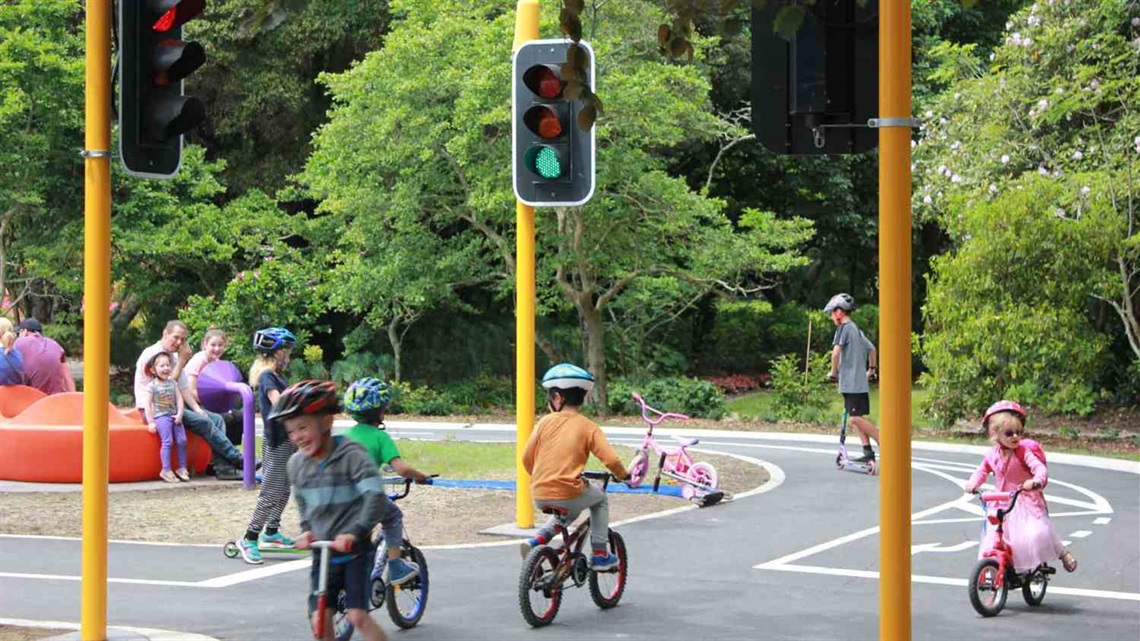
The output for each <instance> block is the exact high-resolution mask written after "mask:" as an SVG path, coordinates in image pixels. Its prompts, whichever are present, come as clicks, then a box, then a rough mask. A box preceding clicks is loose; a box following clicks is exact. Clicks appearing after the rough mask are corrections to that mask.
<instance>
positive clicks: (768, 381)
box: [705, 373, 772, 394]
mask: <svg viewBox="0 0 1140 641" xmlns="http://www.w3.org/2000/svg"><path fill="white" fill-rule="evenodd" d="M705 380H707V381H708V382H710V383H712V384H713V385H716V388H717V389H719V390H720V391H721V392H723V393H724V394H743V393H745V392H751V391H752V390H757V389H760V388H762V387H770V386H771V385H772V375H771V374H767V373H765V374H754V375H748V374H721V375H719V376H707V377H705Z"/></svg>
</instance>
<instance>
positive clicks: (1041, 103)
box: [1037, 98, 1049, 111]
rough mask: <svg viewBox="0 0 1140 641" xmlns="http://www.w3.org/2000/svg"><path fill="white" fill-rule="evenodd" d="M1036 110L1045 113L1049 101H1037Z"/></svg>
mask: <svg viewBox="0 0 1140 641" xmlns="http://www.w3.org/2000/svg"><path fill="white" fill-rule="evenodd" d="M1037 108H1038V109H1040V110H1041V111H1045V110H1046V109H1048V108H1049V101H1048V100H1045V99H1044V98H1042V99H1041V100H1038V101H1037Z"/></svg>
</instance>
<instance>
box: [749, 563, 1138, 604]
mask: <svg viewBox="0 0 1140 641" xmlns="http://www.w3.org/2000/svg"><path fill="white" fill-rule="evenodd" d="M764 569H767V570H778V571H780V572H802V573H805V574H824V575H828V576H851V577H857V578H862V579H876V580H877V579H878V578H879V573H878V572H874V571H872V570H848V569H845V568H821V567H816V566H813V565H781V566H778V567H769V568H764ZM910 580H911V581H912V582H914V583H933V584H936V585H952V586H955V587H965V586H966V585H967V584H968V583H969V582H968V581H967V580H966V579H957V578H950V577H942V576H926V575H922V574H912V575H910ZM1049 593H1050V594H1070V595H1073V596H1087V597H1092V598H1097V599H1119V600H1122V601H1140V593H1136V592H1114V591H1111V590H1090V589H1087V588H1065V587H1059V586H1055V585H1052V584H1050V585H1049Z"/></svg>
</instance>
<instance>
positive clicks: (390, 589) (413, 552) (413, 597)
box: [322, 474, 439, 641]
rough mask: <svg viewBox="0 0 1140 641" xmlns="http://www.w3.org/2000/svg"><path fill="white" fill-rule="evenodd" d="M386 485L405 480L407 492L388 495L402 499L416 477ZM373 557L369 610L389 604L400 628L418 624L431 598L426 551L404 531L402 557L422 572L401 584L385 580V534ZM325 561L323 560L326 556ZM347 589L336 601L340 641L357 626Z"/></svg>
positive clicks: (336, 629)
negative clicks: (352, 619) (350, 615)
mask: <svg viewBox="0 0 1140 641" xmlns="http://www.w3.org/2000/svg"><path fill="white" fill-rule="evenodd" d="M438 476H439V475H438V474H432V475H431V476H430V477H429V478H428V480H427V481H425V484H428V485H430V484H431V479H433V478H436V477H438ZM384 482H385V483H386V484H394V483H397V482H402V483H403V484H404V491H403V492H401V493H399V494H389V495H388V498H390V499H392V500H393V501H399V500H400V499H402V498H404V497H406V496H407V495H408V492H410V491H411V487H412V480H411V479H406V478H404V477H402V476H401V477H394V478H385V479H384ZM370 554H371V555H373V556H372V558H370V559H369V565H371V566H372V572H371V573H370V574H369V578H368V589H367V594H368V604H369V606H370V607H369V609H368V611H369V612H372V611H374V610H379V609H380V608H381V607H383V606H384V605H385V604H387V606H388V617H389V618H391V619H392V623H395V624H396V625H397V626H398V627H400V628H403V629H405V630H407V629H411V628H414V627H416V625H417V624H419V622H420V619H422V618H423V616H424V611H425V610H426V609H427V600H428V569H427V559H426V558H424V554H423V552H421V551H420V549H419V548H417V547H416V546H414V545H412V542H411V540H409V539H408V533H407V531H406V530H405V532H404V545H403V546H402V548H401V550H400V557H401V558H403V559H404V560H405V561H408V562H411V563H415V564H416V565H418V566H419V574H418V575H417V576H415V577H414V578H412V579H410V580H409V581H408V582H406V583H403V584H401V585H388V584H387V583H385V581H384V568H385V566H386V565H387V564H388V555H387V554H386V551H385V549H384V534H383V533H381V534H380V536H379V537H378V538H377V539H376V542H375V544H373V545H372V551H371V552H370ZM322 561H323V559H322ZM345 596H346V593H345V591H344V590H341V591H340V592H339V593H338V594H337V600H336V613H335V614H334V615H333V638H335V639H336V641H347V640H348V639H350V638H352V633H353V627H352V624H351V623H349V622H348V614H347V608H346V607H345V602H344V600H345Z"/></svg>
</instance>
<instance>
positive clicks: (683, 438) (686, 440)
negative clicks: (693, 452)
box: [673, 436, 701, 447]
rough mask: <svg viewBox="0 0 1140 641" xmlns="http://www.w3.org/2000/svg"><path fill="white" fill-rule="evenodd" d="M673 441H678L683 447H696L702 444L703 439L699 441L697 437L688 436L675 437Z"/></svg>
mask: <svg viewBox="0 0 1140 641" xmlns="http://www.w3.org/2000/svg"><path fill="white" fill-rule="evenodd" d="M673 440H674V441H677V443H679V444H680V445H681V447H689V446H690V445H696V444H697V443H700V442H701V439H699V438H697V437H695V436H694V437H692V438H690V437H687V436H674V437H673Z"/></svg>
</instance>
